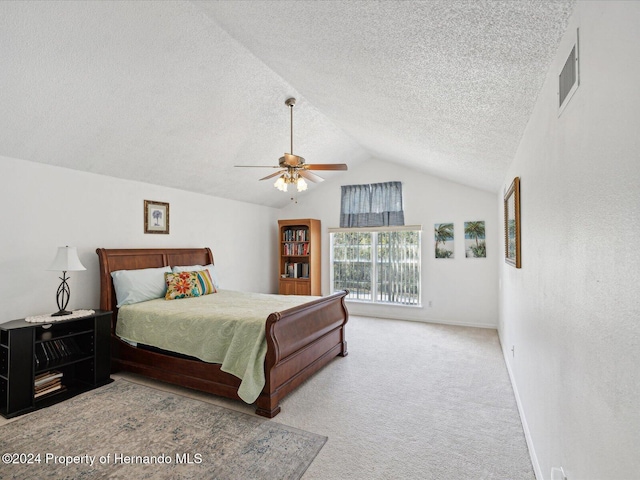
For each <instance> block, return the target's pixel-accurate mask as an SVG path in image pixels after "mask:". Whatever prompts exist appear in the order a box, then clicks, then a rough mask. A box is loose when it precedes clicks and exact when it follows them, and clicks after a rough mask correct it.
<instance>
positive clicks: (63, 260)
mask: <svg viewBox="0 0 640 480" xmlns="http://www.w3.org/2000/svg"><path fill="white" fill-rule="evenodd" d="M48 270H57V271H62V272H77V271H80V270H86V268H84V265H82V263H80V259H79V258H78V250H77V249H76V247H58V254H57V255H56V258H55V259H54V260H53V263H52V264H51V266H50V267H49V268H48Z"/></svg>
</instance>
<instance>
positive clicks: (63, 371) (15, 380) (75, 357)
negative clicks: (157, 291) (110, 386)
mask: <svg viewBox="0 0 640 480" xmlns="http://www.w3.org/2000/svg"><path fill="white" fill-rule="evenodd" d="M110 341H111V312H105V311H102V310H96V311H95V313H94V314H93V315H90V316H86V317H83V318H75V319H70V320H59V321H56V322H52V323H30V322H26V321H25V320H13V321H11V322H7V323H0V415H2V416H3V417H5V418H11V417H15V416H17V415H22V414H23V413H27V412H30V411H32V410H36V409H38V408H43V407H48V406H49V405H53V404H54V403H58V402H60V401H62V400H65V399H67V398H70V397H73V396H75V395H77V394H79V393H82V392H86V391H88V390H91V389H93V388H96V387H100V386H102V385H105V384H107V383H109V382H111V378H110V376H109V373H110V362H111V350H110V348H111V347H110Z"/></svg>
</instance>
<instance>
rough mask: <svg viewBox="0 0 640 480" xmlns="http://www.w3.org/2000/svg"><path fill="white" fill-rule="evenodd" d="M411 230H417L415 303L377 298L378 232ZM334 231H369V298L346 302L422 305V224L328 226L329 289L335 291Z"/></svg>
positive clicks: (415, 306)
mask: <svg viewBox="0 0 640 480" xmlns="http://www.w3.org/2000/svg"><path fill="white" fill-rule="evenodd" d="M403 231H411V232H418V248H417V252H418V255H419V261H418V282H419V285H418V300H417V303H415V304H404V303H398V302H384V301H379V300H377V296H378V283H379V282H378V280H379V279H378V268H377V265H378V248H379V243H378V234H379V233H387V232H403ZM334 233H371V234H372V238H371V299H370V300H362V299H357V298H349V296H347V297H346V298H345V300H346V301H348V302H357V303H366V304H373V305H384V306H390V307H408V308H421V307H422V225H398V226H383V227H357V228H349V227H344V228H343V227H340V228H329V278H330V280H329V281H330V283H331V285H330V291H331V293H333V292H335V291H336V290H334V285H335V276H334V275H335V271H334V236H333V234H334Z"/></svg>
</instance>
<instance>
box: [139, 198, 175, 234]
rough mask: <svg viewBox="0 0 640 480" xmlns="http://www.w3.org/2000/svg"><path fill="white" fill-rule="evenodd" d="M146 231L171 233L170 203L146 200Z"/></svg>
mask: <svg viewBox="0 0 640 480" xmlns="http://www.w3.org/2000/svg"><path fill="white" fill-rule="evenodd" d="M144 233H166V234H168V233H169V204H168V203H165V202H154V201H153V200H145V201H144Z"/></svg>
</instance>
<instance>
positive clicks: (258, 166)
mask: <svg viewBox="0 0 640 480" xmlns="http://www.w3.org/2000/svg"><path fill="white" fill-rule="evenodd" d="M234 167H238V168H282V167H281V166H280V165H234Z"/></svg>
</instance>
